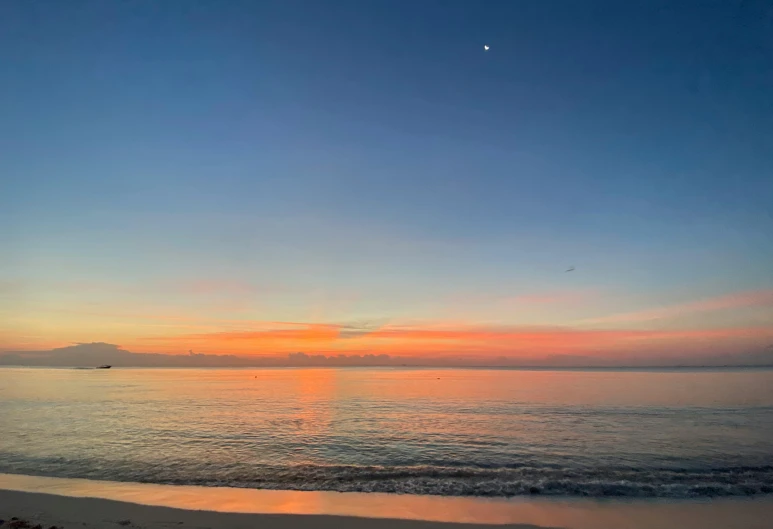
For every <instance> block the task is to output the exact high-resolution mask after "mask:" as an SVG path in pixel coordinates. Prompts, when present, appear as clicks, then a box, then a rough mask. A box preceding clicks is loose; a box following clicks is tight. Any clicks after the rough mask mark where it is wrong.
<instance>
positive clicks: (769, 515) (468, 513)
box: [0, 474, 773, 529]
mask: <svg viewBox="0 0 773 529" xmlns="http://www.w3.org/2000/svg"><path fill="white" fill-rule="evenodd" d="M0 489H15V490H0V519H3V520H5V521H6V524H7V523H8V521H9V520H10V519H11V517H18V518H21V519H25V520H29V521H30V522H31V524H32V525H33V526H34V525H36V524H38V523H39V524H41V525H42V526H43V529H48V528H49V527H51V526H58V527H63V529H121V528H122V527H125V528H126V529H171V528H179V529H186V528H187V529H191V528H194V529H248V528H249V529H252V528H274V529H310V528H323V529H324V528H331V529H332V528H336V529H386V528H394V529H432V528H438V529H440V528H443V529H449V527H450V528H451V529H456V528H476V529H487V528H490V527H491V525H487V524H497V525H499V526H507V527H512V528H521V529H525V528H535V527H561V528H566V529H698V528H700V529H724V528H745V529H769V528H770V527H773V525H771V520H773V499H772V498H762V499H751V500H746V499H729V500H725V499H721V500H712V501H681V502H659V501H658V502H654V501H634V502H623V501H590V500H588V501H585V500H550V499H517V500H485V499H475V498H442V497H427V496H407V495H406V496H397V495H389V494H347V493H331V492H293V491H260V490H251V489H229V488H208V487H177V486H168V485H146V484H137V483H113V482H97V481H89V480H70V479H57V478H40V477H31V476H15V475H9V474H0ZM44 492H46V493H44ZM49 493H53V494H49ZM117 500H120V501H117ZM459 522H466V523H459ZM471 522H472V523H471ZM0 529H4V528H3V527H2V526H0Z"/></svg>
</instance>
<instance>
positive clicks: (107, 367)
mask: <svg viewBox="0 0 773 529" xmlns="http://www.w3.org/2000/svg"><path fill="white" fill-rule="evenodd" d="M111 367H113V366H111V365H108V364H103V365H101V366H99V367H98V368H97V369H110V368H111Z"/></svg>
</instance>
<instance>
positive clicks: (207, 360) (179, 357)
mask: <svg viewBox="0 0 773 529" xmlns="http://www.w3.org/2000/svg"><path fill="white" fill-rule="evenodd" d="M102 364H110V365H112V366H113V367H268V366H405V365H407V366H438V367H445V366H447V367H453V366H460V367H464V366H481V367H485V366H501V367H556V368H569V367H721V366H728V367H735V366H737V367H744V366H750V367H751V366H773V346H768V347H765V348H763V349H761V350H756V351H750V352H748V353H742V354H725V355H713V356H705V357H700V358H695V357H688V356H684V357H679V356H668V357H659V356H641V357H637V358H635V359H630V358H627V359H625V360H617V361H615V360H613V359H608V358H597V357H591V356H575V355H551V356H545V357H541V358H530V359H519V358H511V357H506V356H499V357H465V358H454V357H448V358H432V359H424V358H419V357H400V356H390V355H387V354H379V355H373V354H365V355H342V354H339V355H331V356H325V355H322V354H306V353H302V352H298V353H290V354H289V355H286V356H281V355H272V356H236V355H216V354H203V353H194V352H192V351H190V352H189V353H188V354H161V353H133V352H131V351H127V350H125V349H122V348H121V347H120V346H119V345H115V344H109V343H103V342H93V343H79V344H75V345H71V346H68V347H59V348H56V349H51V350H47V351H7V352H0V366H2V365H5V366H50V367H95V366H98V365H102Z"/></svg>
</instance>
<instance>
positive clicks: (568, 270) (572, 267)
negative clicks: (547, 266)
mask: <svg viewBox="0 0 773 529" xmlns="http://www.w3.org/2000/svg"><path fill="white" fill-rule="evenodd" d="M564 272H574V266H570V267H569V268H567V269H566V270H564Z"/></svg>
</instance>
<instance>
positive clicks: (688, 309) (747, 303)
mask: <svg viewBox="0 0 773 529" xmlns="http://www.w3.org/2000/svg"><path fill="white" fill-rule="evenodd" d="M766 306H773V290H750V291H745V292H735V293H732V294H727V295H724V296H718V297H713V298H706V299H702V300H698V301H692V302H689V303H682V304H679V305H672V306H669V307H658V308H654V309H649V310H643V311H636V312H626V313H623V314H613V315H610V316H605V317H601V318H594V319H592V320H584V321H583V323H626V322H629V323H630V322H641V321H651V320H661V319H668V318H675V317H679V316H684V315H687V314H694V313H701V312H711V311H719V310H729V309H740V308H747V307H766Z"/></svg>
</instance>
